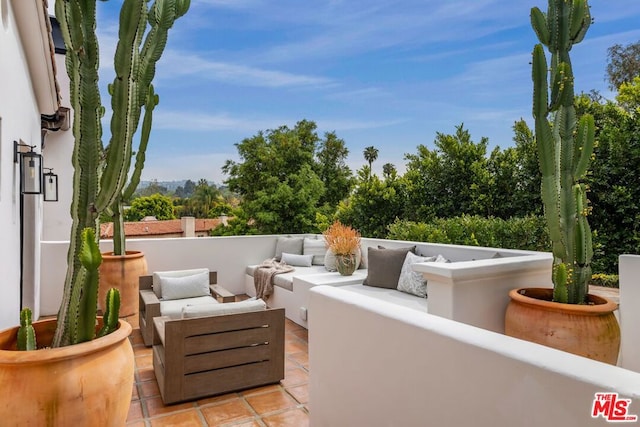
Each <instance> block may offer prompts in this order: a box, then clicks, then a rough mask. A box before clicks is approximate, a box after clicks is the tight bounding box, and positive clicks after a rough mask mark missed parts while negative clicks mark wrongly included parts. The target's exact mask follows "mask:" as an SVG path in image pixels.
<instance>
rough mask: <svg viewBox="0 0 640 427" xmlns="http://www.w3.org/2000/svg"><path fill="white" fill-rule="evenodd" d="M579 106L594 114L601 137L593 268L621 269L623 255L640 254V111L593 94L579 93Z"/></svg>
mask: <svg viewBox="0 0 640 427" xmlns="http://www.w3.org/2000/svg"><path fill="white" fill-rule="evenodd" d="M576 110H577V112H578V114H584V113H590V114H592V115H593V117H594V119H595V125H596V141H598V144H597V145H596V147H595V149H594V159H593V162H592V164H591V171H592V172H591V174H590V175H589V176H588V177H587V184H588V186H589V188H590V192H589V200H590V202H591V214H590V216H589V223H590V224H591V227H592V230H593V231H594V251H595V255H594V257H593V270H594V271H595V272H599V273H616V272H617V271H618V256H619V255H620V254H623V253H640V185H638V178H637V171H639V170H640V115H639V114H636V113H633V112H629V111H626V110H625V109H623V108H621V107H620V106H619V105H617V104H616V103H614V102H611V101H604V100H599V99H597V98H595V97H590V96H587V95H581V96H579V97H577V100H576Z"/></svg>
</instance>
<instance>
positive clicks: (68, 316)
mask: <svg viewBox="0 0 640 427" xmlns="http://www.w3.org/2000/svg"><path fill="white" fill-rule="evenodd" d="M148 3H149V2H148V1H147V0H124V1H123V4H122V7H121V10H120V26H119V33H118V37H119V39H118V44H117V47H116V53H115V57H114V65H115V72H116V77H115V79H114V81H113V83H112V84H111V85H109V94H110V95H111V108H112V111H113V114H112V117H111V126H110V129H111V139H110V141H109V144H108V145H107V146H106V147H104V146H103V143H102V127H101V118H102V116H103V115H104V111H105V109H104V107H103V105H102V103H101V99H100V91H99V89H98V65H99V57H98V40H97V37H96V0H56V5H55V8H56V17H57V19H58V21H59V22H60V27H61V30H62V36H63V38H64V41H65V45H66V48H67V54H66V68H67V74H68V75H69V80H70V101H71V105H72V107H73V110H74V117H73V135H74V138H75V144H74V149H73V155H72V164H73V167H74V176H73V198H72V202H71V217H72V227H71V237H70V245H69V252H68V256H67V274H66V277H65V284H64V293H63V298H62V303H61V306H60V311H59V312H58V328H57V330H56V333H55V335H54V339H53V343H52V346H54V347H60V346H64V345H70V344H75V343H79V342H83V341H87V340H90V339H93V338H94V336H95V321H96V319H95V314H96V304H95V301H96V298H97V292H98V288H97V278H98V272H97V270H98V267H99V265H100V261H99V258H98V257H96V254H95V252H96V251H97V253H98V255H99V251H98V250H97V247H98V246H97V238H96V235H97V231H98V217H99V215H100V214H101V213H103V212H105V211H107V210H108V209H109V208H111V207H114V206H119V200H121V198H122V195H123V189H124V188H125V185H126V181H127V177H128V175H129V171H130V166H131V159H132V145H133V144H132V142H133V135H134V133H135V132H136V130H137V128H138V125H139V121H140V116H141V112H142V109H143V108H144V109H145V116H146V115H149V119H148V124H146V122H147V119H146V117H145V120H144V121H145V126H146V127H147V128H150V126H151V124H150V121H151V116H150V114H151V110H152V109H153V107H155V105H156V104H157V102H158V98H157V96H156V95H155V94H154V93H153V87H152V85H151V81H152V80H153V77H154V75H155V68H156V63H157V61H158V60H159V59H160V56H161V55H162V52H163V51H164V48H165V45H166V41H167V34H168V31H169V29H170V28H171V27H172V26H173V23H174V22H175V20H176V19H178V18H179V17H180V16H182V15H184V14H185V13H186V12H187V10H188V8H189V5H190V0H155V1H153V3H151V4H150V6H148ZM147 24H148V25H147ZM148 26H149V28H148ZM143 138H146V139H148V132H147V134H146V137H144V136H143ZM141 145H142V144H141ZM144 148H146V141H145V142H144V146H143V147H142V150H141V151H142V153H140V151H139V152H138V159H139V160H140V161H137V162H136V166H135V171H134V173H133V174H132V176H133V177H134V180H135V179H139V177H140V172H141V170H142V167H143V164H144ZM136 177H137V178H136ZM132 184H133V183H132ZM136 185H137V183H136ZM134 188H135V187H134ZM87 229H88V230H90V232H87V231H86V230H87ZM89 240H91V241H92V243H90V242H89ZM94 283H95V286H94ZM116 317H117V316H116ZM116 323H117V319H116Z"/></svg>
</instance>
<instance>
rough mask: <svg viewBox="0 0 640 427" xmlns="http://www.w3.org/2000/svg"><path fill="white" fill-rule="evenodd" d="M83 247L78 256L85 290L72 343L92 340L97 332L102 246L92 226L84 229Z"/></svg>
mask: <svg viewBox="0 0 640 427" xmlns="http://www.w3.org/2000/svg"><path fill="white" fill-rule="evenodd" d="M82 237H83V239H82V247H81V248H80V253H79V254H78V257H79V258H80V262H81V263H82V267H83V272H84V285H83V291H82V293H81V294H80V301H79V304H78V311H79V313H78V316H77V318H78V319H79V320H78V323H77V329H76V330H75V333H74V334H73V335H72V344H77V343H81V342H85V341H90V340H92V339H93V338H94V337H95V333H96V321H95V319H96V313H97V305H98V279H99V272H98V268H99V267H100V264H101V263H102V255H101V254H100V247H98V243H97V241H96V236H95V232H94V230H93V229H92V228H85V229H84V230H83V231H82Z"/></svg>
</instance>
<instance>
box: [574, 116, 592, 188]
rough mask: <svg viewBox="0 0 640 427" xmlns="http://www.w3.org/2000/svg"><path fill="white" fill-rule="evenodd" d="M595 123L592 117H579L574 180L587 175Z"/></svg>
mask: <svg viewBox="0 0 640 427" xmlns="http://www.w3.org/2000/svg"><path fill="white" fill-rule="evenodd" d="M595 133H596V131H595V122H594V119H593V116H592V115H590V114H585V115H584V116H582V117H580V121H579V122H578V131H577V133H576V145H575V147H576V148H575V150H576V151H577V152H576V153H575V156H576V158H577V159H578V161H577V163H576V166H575V170H574V171H573V175H574V176H575V177H576V179H580V178H583V177H584V176H585V174H586V173H587V168H588V167H589V164H590V163H591V155H592V154H593V144H594V141H595Z"/></svg>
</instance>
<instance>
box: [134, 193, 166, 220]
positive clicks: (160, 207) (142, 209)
mask: <svg viewBox="0 0 640 427" xmlns="http://www.w3.org/2000/svg"><path fill="white" fill-rule="evenodd" d="M146 216H153V217H156V219H158V220H167V219H175V214H174V211H173V203H172V202H171V198H169V197H167V196H163V195H162V194H153V195H151V196H143V197H138V198H137V199H134V200H133V202H131V207H130V208H129V209H127V210H126V211H125V212H124V219H125V220H126V221H140V220H141V219H142V218H144V217H146Z"/></svg>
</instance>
